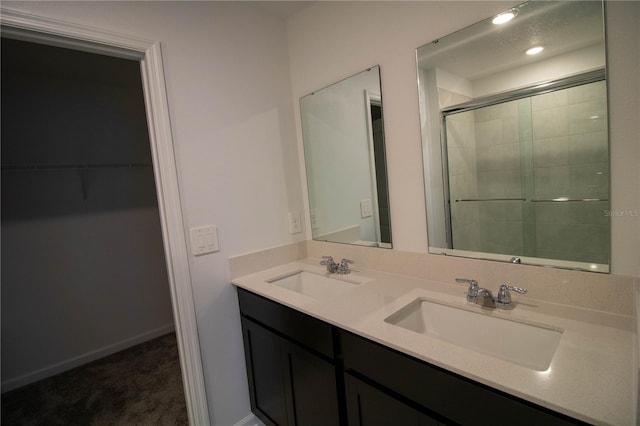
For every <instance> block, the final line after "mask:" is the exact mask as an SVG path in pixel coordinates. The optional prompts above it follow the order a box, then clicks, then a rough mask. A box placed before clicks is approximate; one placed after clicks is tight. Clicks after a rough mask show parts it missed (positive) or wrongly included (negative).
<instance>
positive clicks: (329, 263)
mask: <svg viewBox="0 0 640 426" xmlns="http://www.w3.org/2000/svg"><path fill="white" fill-rule="evenodd" d="M322 258H323V259H324V260H321V261H320V264H321V265H325V266H326V267H327V272H329V273H330V274H335V273H336V272H338V268H339V267H340V266H339V265H338V264H337V263H336V262H335V261H334V260H333V257H332V256H322Z"/></svg>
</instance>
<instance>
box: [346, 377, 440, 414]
mask: <svg viewBox="0 0 640 426" xmlns="http://www.w3.org/2000/svg"><path fill="white" fill-rule="evenodd" d="M345 388H346V389H345V390H346V396H347V417H348V420H349V425H354V426H355V425H358V426H388V425H403V426H405V425H406V426H437V425H438V422H437V421H436V420H434V419H432V418H430V417H428V416H426V415H425V414H423V413H421V412H420V411H418V410H416V409H414V408H413V407H411V406H409V405H407V404H405V403H403V402H402V401H399V400H398V399H396V398H394V397H392V396H390V395H388V394H386V393H385V392H383V391H381V390H379V389H377V388H375V387H373V386H371V385H368V384H367V383H364V382H363V381H361V380H359V379H357V378H355V377H354V376H352V375H350V374H345Z"/></svg>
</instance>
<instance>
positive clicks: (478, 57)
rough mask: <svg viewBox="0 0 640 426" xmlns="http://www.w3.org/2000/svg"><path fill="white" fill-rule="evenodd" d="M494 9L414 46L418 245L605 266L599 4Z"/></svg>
mask: <svg viewBox="0 0 640 426" xmlns="http://www.w3.org/2000/svg"><path fill="white" fill-rule="evenodd" d="M506 12H511V13H512V14H513V15H514V17H513V18H512V19H511V20H510V21H508V22H506V23H503V24H496V23H494V22H492V21H493V20H494V18H495V17H491V18H488V19H486V20H484V21H481V22H478V23H477V24H474V25H472V26H470V27H467V28H465V29H463V30H461V31H458V32H456V33H453V34H451V35H448V36H446V37H443V38H441V39H439V40H436V41H434V42H433V43H430V44H428V45H425V46H423V47H420V48H419V49H418V50H417V63H418V79H419V95H420V113H421V126H422V147H423V156H424V170H425V188H426V200H427V217H428V219H427V221H428V234H429V252H430V253H437V254H448V255H454V256H464V257H474V258H482V259H492V260H503V261H512V262H514V263H528V264H535V265H545V266H555V267H565V268H576V269H584V270H588V271H596V272H609V251H610V249H609V248H610V223H609V218H608V217H607V215H606V212H607V210H608V209H609V151H608V130H607V122H608V121H607V88H606V78H605V43H604V16H603V3H601V2H597V1H571V2H546V1H530V2H527V3H523V4H521V5H519V6H516V7H514V8H512V9H510V10H508V11H506ZM537 46H539V47H542V48H543V50H542V51H540V52H539V53H538V54H535V55H531V54H528V53H527V51H528V50H529V49H530V48H532V47H537Z"/></svg>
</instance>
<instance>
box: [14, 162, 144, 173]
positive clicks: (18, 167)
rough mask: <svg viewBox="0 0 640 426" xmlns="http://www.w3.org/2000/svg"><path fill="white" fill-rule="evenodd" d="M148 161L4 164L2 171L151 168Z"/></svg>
mask: <svg viewBox="0 0 640 426" xmlns="http://www.w3.org/2000/svg"><path fill="white" fill-rule="evenodd" d="M151 167H152V165H151V164H147V163H111V164H108V163H105V164H3V165H2V171H3V172H5V171H11V172H13V171H28V172H38V171H57V170H90V169H118V168H122V169H133V168H151Z"/></svg>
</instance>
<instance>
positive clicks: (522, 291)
mask: <svg viewBox="0 0 640 426" xmlns="http://www.w3.org/2000/svg"><path fill="white" fill-rule="evenodd" d="M500 290H511V291H515V292H516V293H520V294H525V293H526V292H527V289H526V288H522V287H514V286H512V285H511V284H502V285H501V286H500Z"/></svg>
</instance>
